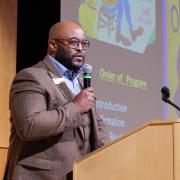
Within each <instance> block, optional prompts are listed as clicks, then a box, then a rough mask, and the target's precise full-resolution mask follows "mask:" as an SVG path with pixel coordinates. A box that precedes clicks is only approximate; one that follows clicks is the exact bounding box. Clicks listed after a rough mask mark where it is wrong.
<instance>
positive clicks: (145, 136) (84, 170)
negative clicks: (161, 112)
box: [73, 121, 180, 180]
mask: <svg viewBox="0 0 180 180" xmlns="http://www.w3.org/2000/svg"><path fill="white" fill-rule="evenodd" d="M73 180H180V121H152V122H150V123H148V124H146V125H144V126H142V127H140V128H138V129H136V130H135V131H133V132H131V133H129V134H128V135H126V136H124V137H122V138H120V139H117V140H115V141H113V142H111V143H109V144H107V145H105V146H103V147H101V148H100V149H98V150H96V151H93V152H92V153H90V154H88V155H87V156H85V157H83V158H81V159H80V160H78V161H75V163H74V165H73Z"/></svg>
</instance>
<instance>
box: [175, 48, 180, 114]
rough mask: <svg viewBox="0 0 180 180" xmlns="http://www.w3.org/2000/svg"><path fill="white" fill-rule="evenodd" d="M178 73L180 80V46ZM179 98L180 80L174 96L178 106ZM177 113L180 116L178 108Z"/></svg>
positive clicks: (179, 51) (179, 103)
mask: <svg viewBox="0 0 180 180" xmlns="http://www.w3.org/2000/svg"><path fill="white" fill-rule="evenodd" d="M177 74H178V78H179V81H180V47H179V50H178V56H177ZM179 99H180V82H179V84H178V86H177V89H176V93H175V96H174V102H175V104H177V105H178V106H180V101H179ZM176 113H177V117H180V112H179V111H178V110H176Z"/></svg>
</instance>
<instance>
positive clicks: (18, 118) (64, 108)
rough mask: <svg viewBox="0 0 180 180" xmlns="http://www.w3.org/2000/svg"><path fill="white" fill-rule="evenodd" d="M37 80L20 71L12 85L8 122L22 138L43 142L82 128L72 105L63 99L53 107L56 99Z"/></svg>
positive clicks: (79, 117)
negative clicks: (79, 127) (41, 140)
mask: <svg viewBox="0 0 180 180" xmlns="http://www.w3.org/2000/svg"><path fill="white" fill-rule="evenodd" d="M37 79H38V78H37ZM37 79H36V77H34V76H33V75H32V74H31V73H29V72H28V71H22V72H20V73H18V75H16V77H15V79H14V81H13V83H12V86H11V90H10V110H11V122H12V124H14V125H15V127H16V130H17V132H18V134H19V136H20V137H21V139H22V140H23V141H33V140H40V139H45V138H47V137H51V136H55V135H57V134H59V133H62V132H64V131H67V130H71V129H73V128H76V127H78V126H81V125H82V120H81V115H80V113H79V112H78V110H77V108H76V106H75V104H74V103H73V102H67V101H65V100H64V101H63V102H62V103H61V104H59V103H58V104H56V103H57V102H55V97H53V96H52V95H51V94H50V92H49V91H47V90H46V88H45V87H43V86H42V84H41V83H40V82H39V81H38V80H37ZM50 88H52V87H50ZM55 105H56V106H55Z"/></svg>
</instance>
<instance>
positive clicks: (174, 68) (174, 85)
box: [166, 0, 180, 118]
mask: <svg viewBox="0 0 180 180" xmlns="http://www.w3.org/2000/svg"><path fill="white" fill-rule="evenodd" d="M166 7H167V50H168V52H167V85H168V87H169V89H170V91H171V97H170V99H171V100H172V101H174V102H175V104H177V105H178V106H180V82H179V81H180V1H179V0H171V1H167V6H166ZM168 118H180V113H179V112H178V111H177V110H175V108H173V107H171V106H168Z"/></svg>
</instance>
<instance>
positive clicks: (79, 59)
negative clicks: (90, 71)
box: [74, 55, 84, 63]
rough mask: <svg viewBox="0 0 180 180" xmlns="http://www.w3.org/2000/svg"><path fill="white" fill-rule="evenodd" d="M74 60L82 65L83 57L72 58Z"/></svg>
mask: <svg viewBox="0 0 180 180" xmlns="http://www.w3.org/2000/svg"><path fill="white" fill-rule="evenodd" d="M74 60H75V61H76V62H78V63H82V62H83V61H84V57H83V56H81V55H76V56H74Z"/></svg>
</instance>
